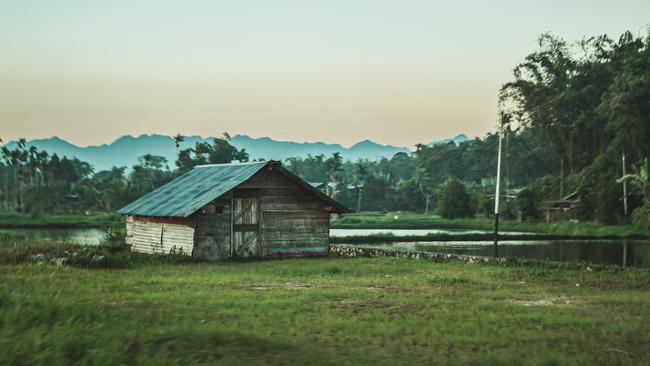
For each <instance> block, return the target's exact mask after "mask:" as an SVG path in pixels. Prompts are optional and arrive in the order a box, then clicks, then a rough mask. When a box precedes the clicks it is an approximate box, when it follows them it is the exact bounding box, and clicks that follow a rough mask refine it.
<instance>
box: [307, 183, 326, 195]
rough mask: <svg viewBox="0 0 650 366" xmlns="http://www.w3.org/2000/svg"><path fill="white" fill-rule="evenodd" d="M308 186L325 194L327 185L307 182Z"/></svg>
mask: <svg viewBox="0 0 650 366" xmlns="http://www.w3.org/2000/svg"><path fill="white" fill-rule="evenodd" d="M309 185H310V186H312V187H314V188H316V189H318V190H319V191H321V192H323V193H325V190H326V189H327V183H324V182H309Z"/></svg>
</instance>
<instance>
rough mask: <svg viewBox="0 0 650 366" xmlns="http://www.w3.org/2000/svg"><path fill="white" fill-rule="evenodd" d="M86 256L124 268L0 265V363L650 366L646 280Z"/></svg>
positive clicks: (511, 269)
mask: <svg viewBox="0 0 650 366" xmlns="http://www.w3.org/2000/svg"><path fill="white" fill-rule="evenodd" d="M15 244H16V245H15V247H14V245H13V243H11V242H8V243H7V244H5V245H4V246H5V247H9V248H10V250H13V252H14V253H20V252H22V251H23V248H28V251H29V252H30V253H32V254H33V253H35V252H38V251H39V250H40V251H47V252H48V253H50V252H52V253H55V254H56V255H61V254H62V253H63V254H65V252H61V251H60V250H61V249H62V248H57V247H56V245H55V244H51V245H52V247H51V248H49V249H43V248H42V245H43V244H39V243H24V242H15ZM39 246H41V247H40V249H39ZM57 250H58V252H57ZM65 250H68V251H69V252H70V251H72V252H74V251H75V250H77V249H75V248H74V247H68V248H67V249H65ZM95 250H105V252H103V253H105V254H107V255H109V256H111V255H113V254H114V255H116V256H123V257H120V258H122V260H123V261H124V263H125V264H126V265H125V266H123V269H89V268H79V267H73V266H56V265H50V264H41V265H38V264H32V263H29V259H26V260H22V261H15V262H13V263H18V264H6V263H9V262H10V261H5V262H4V263H5V264H0V278H2V281H0V364H2V365H21V364H25V365H27V364H29V365H57V364H66V365H67V364H74V363H76V364H93V365H117V364H124V365H139V364H143V365H154V364H155V365H168V364H184V365H187V364H199V365H200V364H205V365H211V364H223V365H249V364H250V365H287V364H290V365H361V364H364V365H365V364H377V365H413V364H426V365H431V364H435V365H457V364H472V365H475V364H480V365H483V364H489V365H494V364H522V365H524V364H531V365H598V364H600V365H606V364H637V365H647V364H649V363H650V349H649V348H648V343H647V342H648V339H650V315H649V314H650V296H649V295H648V294H649V290H650V271H648V270H643V269H627V270H619V269H614V268H604V269H602V270H585V269H584V268H583V269H582V270H576V269H568V268H560V267H554V266H544V265H541V266H528V267H524V266H497V265H480V264H464V263H459V262H450V263H431V262H426V261H417V260H406V259H401V258H375V259H369V258H349V259H343V258H324V259H288V260H266V261H251V262H221V263H193V262H191V259H187V258H186V259H185V261H184V262H183V261H182V260H180V259H179V260H170V259H169V258H166V257H161V256H154V257H149V256H140V255H131V254H129V253H124V252H117V253H113V254H111V253H112V252H111V251H108V250H107V249H102V248H95ZM3 255H7V253H6V252H5V254H3ZM69 255H72V254H69ZM172 258H177V259H178V258H180V257H178V256H172ZM113 259H115V258H112V259H111V260H113ZM188 261H190V262H188ZM72 264H73V265H79V266H82V264H74V263H72Z"/></svg>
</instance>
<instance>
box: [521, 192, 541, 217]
mask: <svg viewBox="0 0 650 366" xmlns="http://www.w3.org/2000/svg"><path fill="white" fill-rule="evenodd" d="M517 206H518V207H519V212H521V219H522V220H523V221H529V220H536V219H538V218H539V209H538V207H537V206H538V200H537V195H536V194H535V192H533V190H531V189H524V190H522V191H520V192H519V193H518V194H517Z"/></svg>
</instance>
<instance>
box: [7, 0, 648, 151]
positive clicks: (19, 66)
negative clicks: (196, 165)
mask: <svg viewBox="0 0 650 366" xmlns="http://www.w3.org/2000/svg"><path fill="white" fill-rule="evenodd" d="M648 24H650V1H648V0H645V1H612V0H609V1H559V0H558V1H555V0H546V1H525V0H518V1H517V0H512V1H505V0H501V1H454V2H452V1H412V0H399V1H397V0H396V1H377V0H374V1H370V0H368V1H354V0H346V1H336V0H323V1H309V0H296V1H280V0H275V1H269V0H266V1H246V0H235V1H218V0H212V1H191V0H184V1H180V0H179V1H164V0H151V1H143V0H140V1H134V0H130V1H55V0H44V1H28V0H16V1H8V0H0V137H1V138H3V139H4V140H5V141H7V140H9V139H15V138H17V137H27V138H39V137H50V136H53V135H57V136H60V137H62V138H65V139H67V140H69V141H71V142H73V143H76V144H79V145H88V144H99V143H106V142H110V141H112V140H113V139H115V138H116V137H118V136H120V135H123V134H133V135H139V134H142V133H162V134H175V133H177V132H180V133H182V134H186V135H189V134H200V135H204V136H205V135H220V134H221V133H222V132H223V131H228V132H229V133H231V134H238V133H240V134H249V135H251V136H255V137H257V136H270V137H272V138H275V139H284V140H296V141H326V142H339V143H342V144H344V145H349V144H352V143H354V142H357V141H359V140H362V139H366V138H369V139H372V140H374V141H377V142H381V143H390V144H393V145H401V146H412V145H414V144H415V143H418V142H428V141H431V140H434V139H439V138H445V137H450V136H452V135H455V134H457V133H461V132H462V133H467V134H468V135H470V136H482V135H484V134H485V133H486V132H487V131H491V130H492V128H493V126H494V125H495V121H496V114H497V106H496V99H497V91H498V88H499V86H500V85H501V84H502V83H504V82H506V81H508V80H510V79H511V70H512V68H513V67H514V65H515V64H516V63H517V62H518V61H520V60H521V59H522V58H523V57H524V56H525V55H527V54H528V53H530V52H531V51H533V50H535V48H536V38H537V36H538V35H539V34H540V33H542V32H546V31H550V32H552V33H554V34H556V35H559V36H561V37H564V38H566V39H569V40H578V39H580V38H582V37H583V36H589V35H594V34H602V33H607V34H609V35H611V36H614V37H618V35H620V33H622V32H623V31H625V30H631V31H632V32H634V33H635V34H642V33H644V32H645V29H646V28H645V27H646V26H647V25H648Z"/></svg>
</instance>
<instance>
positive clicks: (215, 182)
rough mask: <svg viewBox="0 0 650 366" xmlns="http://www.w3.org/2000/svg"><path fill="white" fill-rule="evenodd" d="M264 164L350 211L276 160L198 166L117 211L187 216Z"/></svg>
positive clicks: (244, 179) (326, 200)
mask: <svg viewBox="0 0 650 366" xmlns="http://www.w3.org/2000/svg"><path fill="white" fill-rule="evenodd" d="M267 165H272V166H273V169H276V170H277V171H279V172H280V173H282V174H283V175H285V176H286V177H287V178H289V179H291V180H293V181H294V182H296V183H297V184H298V185H300V186H302V187H303V188H304V189H305V190H307V191H308V192H311V193H312V194H313V195H315V196H317V197H318V198H319V199H321V200H323V201H325V202H327V203H328V204H330V205H332V207H334V208H335V209H336V211H338V212H341V213H344V212H351V210H350V209H348V208H347V207H345V206H343V205H341V204H340V203H338V202H336V201H335V200H334V199H332V198H330V197H328V196H327V195H325V194H324V193H323V192H321V191H320V190H318V189H316V188H314V187H312V186H311V185H309V184H308V183H307V182H305V181H303V180H302V179H300V178H299V177H298V176H296V175H295V174H293V173H291V172H289V171H288V170H286V169H284V168H283V167H282V166H281V164H280V163H279V162H277V161H267V162H254V163H232V164H213V165H199V166H197V167H195V168H194V169H192V170H190V171H189V172H187V173H185V174H183V175H181V176H180V177H178V178H176V179H174V180H172V181H171V182H169V183H167V184H165V185H164V186H162V187H160V188H158V189H156V190H154V191H152V192H150V193H148V194H146V195H144V196H142V197H140V198H139V199H137V200H135V201H134V202H131V203H130V204H128V205H126V206H125V207H123V208H121V209H120V210H118V211H117V212H118V213H121V214H131V215H138V216H156V217H188V216H190V215H191V214H193V213H194V212H196V211H198V210H199V209H200V208H201V207H203V206H205V205H207V204H208V203H210V202H212V201H213V200H215V199H217V198H219V197H221V196H222V195H223V194H225V193H227V192H228V191H230V190H231V189H233V188H235V187H237V186H238V185H240V184H242V183H244V182H245V181H246V180H248V179H249V178H251V177H252V176H253V175H255V174H256V173H257V172H259V171H260V170H262V168H264V167H265V166H267Z"/></svg>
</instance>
